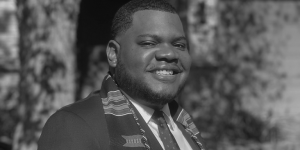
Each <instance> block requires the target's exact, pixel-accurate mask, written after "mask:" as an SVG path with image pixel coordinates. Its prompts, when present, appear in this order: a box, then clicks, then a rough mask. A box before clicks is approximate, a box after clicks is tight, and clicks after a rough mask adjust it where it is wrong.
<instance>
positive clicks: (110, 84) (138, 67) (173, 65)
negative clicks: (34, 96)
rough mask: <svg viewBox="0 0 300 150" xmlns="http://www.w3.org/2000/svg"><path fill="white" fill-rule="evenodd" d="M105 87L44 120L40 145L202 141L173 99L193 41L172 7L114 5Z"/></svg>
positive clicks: (153, 145)
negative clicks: (115, 10)
mask: <svg viewBox="0 0 300 150" xmlns="http://www.w3.org/2000/svg"><path fill="white" fill-rule="evenodd" d="M111 35H112V37H111V40H110V41H109V43H108V44H107V49H106V53H107V58H108V63H109V66H110V70H109V73H108V75H107V76H106V77H105V78H104V80H103V84H102V88H101V90H99V91H96V92H93V93H92V94H91V95H90V96H88V97H87V98H85V99H83V100H80V101H78V102H76V103H74V104H71V105H69V106H66V107H64V108H62V109H60V110H59V111H57V112H56V113H55V114H54V115H52V116H51V117H50V119H49V120H48V121H47V123H46V125H45V127H44V129H43V132H42V135H41V137H40V140H39V143H38V149H39V150H52V149H53V150H54V149H55V150H57V149H64V150H65V149H72V150H82V149H99V150H100V149H111V150H114V149H115V150H117V149H153V150H162V149H164V150H171V149H172V150H179V149H181V150H198V149H199V150H201V149H204V147H203V145H202V139H201V137H200V134H199V131H198V130H197V128H196V127H195V125H194V123H193V122H192V120H191V118H190V116H189V115H188V114H187V113H186V111H184V110H183V109H182V108H181V107H180V106H179V105H178V104H177V102H176V101H175V99H176V97H177V95H178V94H179V92H180V90H181V89H182V88H183V85H184V83H185V81H186V79H187V77H188V74H189V70H190V66H191V58H190V54H189V50H188V42H187V39H186V37H185V33H184V30H183V27H182V23H181V21H180V18H179V16H178V15H177V13H176V11H175V9H174V8H173V7H172V6H171V5H170V4H168V3H167V2H165V1H163V0H133V1H130V2H129V3H127V4H125V5H124V6H122V7H121V8H120V9H119V10H118V12H117V13H116V15H115V17H114V19H113V24H112V29H111Z"/></svg>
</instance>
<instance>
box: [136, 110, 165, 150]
mask: <svg viewBox="0 0 300 150" xmlns="http://www.w3.org/2000/svg"><path fill="white" fill-rule="evenodd" d="M131 107H132V108H133V109H134V112H135V114H136V116H137V117H138V118H139V120H138V121H139V123H140V125H141V127H142V128H143V129H144V130H145V135H146V137H147V139H148V144H149V145H150V149H153V150H163V149H162V147H161V145H160V144H159V142H158V141H157V139H156V137H155V136H154V134H153V133H152V131H151V129H150V128H149V126H148V125H147V123H146V122H145V120H144V119H143V117H142V116H141V114H140V113H139V111H138V110H137V109H136V108H135V107H134V105H132V104H131Z"/></svg>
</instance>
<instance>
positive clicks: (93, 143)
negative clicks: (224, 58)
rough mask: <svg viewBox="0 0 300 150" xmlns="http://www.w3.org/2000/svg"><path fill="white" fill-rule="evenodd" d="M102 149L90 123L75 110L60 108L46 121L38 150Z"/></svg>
mask: <svg viewBox="0 0 300 150" xmlns="http://www.w3.org/2000/svg"><path fill="white" fill-rule="evenodd" d="M94 149H100V148H99V144H98V142H97V140H96V138H95V136H94V135H93V132H92V130H91V129H90V127H89V126H88V124H87V123H86V122H85V121H84V120H83V119H82V118H81V117H79V116H78V115H76V114H75V113H73V112H69V111H65V110H59V111H57V112H56V113H55V114H54V115H52V116H51V117H50V118H49V119H48V121H47V122H46V124H45V126H44V128H43V131H42V134H41V137H40V139H39V141H38V150H94Z"/></svg>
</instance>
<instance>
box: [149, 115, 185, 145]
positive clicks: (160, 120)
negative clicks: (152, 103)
mask: <svg viewBox="0 0 300 150" xmlns="http://www.w3.org/2000/svg"><path fill="white" fill-rule="evenodd" d="M152 119H153V120H154V122H155V123H156V124H157V126H158V132H159V137H160V139H161V141H162V142H163V144H164V147H165V150H179V149H180V148H179V147H178V145H177V142H176V140H175V139H174V137H173V135H172V133H171V132H170V130H169V128H168V125H167V123H166V120H165V118H164V116H163V112H162V111H157V110H156V111H155V112H154V114H153V115H152Z"/></svg>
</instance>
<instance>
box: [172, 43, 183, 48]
mask: <svg viewBox="0 0 300 150" xmlns="http://www.w3.org/2000/svg"><path fill="white" fill-rule="evenodd" d="M173 45H174V46H175V47H177V48H180V49H185V48H186V44H185V43H174V44H173Z"/></svg>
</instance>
